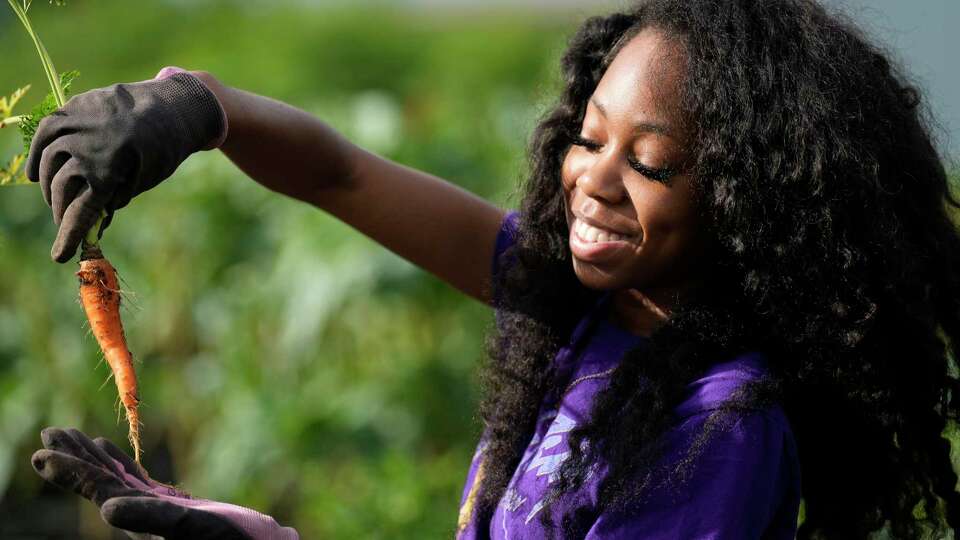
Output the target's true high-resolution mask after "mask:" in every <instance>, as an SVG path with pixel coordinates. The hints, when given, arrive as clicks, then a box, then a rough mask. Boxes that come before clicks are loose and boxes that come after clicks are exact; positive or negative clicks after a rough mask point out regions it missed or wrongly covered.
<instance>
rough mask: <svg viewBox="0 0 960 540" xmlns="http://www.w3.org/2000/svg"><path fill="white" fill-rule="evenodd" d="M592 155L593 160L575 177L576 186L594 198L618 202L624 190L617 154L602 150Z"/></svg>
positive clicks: (623, 194) (612, 202)
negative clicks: (600, 152)
mask: <svg viewBox="0 0 960 540" xmlns="http://www.w3.org/2000/svg"><path fill="white" fill-rule="evenodd" d="M593 157H594V159H593V162H592V163H591V164H590V166H589V167H588V168H587V169H586V170H585V171H583V174H581V175H580V177H579V178H578V179H577V187H579V188H580V189H581V190H582V191H583V192H584V194H586V195H588V196H590V197H593V198H595V199H603V200H605V201H607V202H609V203H611V204H616V203H618V202H620V201H621V200H623V197H624V196H625V194H626V192H625V191H624V187H623V178H622V173H621V170H620V166H619V163H618V162H619V160H618V158H617V154H616V153H615V152H604V153H602V154H595V155H594V156H593Z"/></svg>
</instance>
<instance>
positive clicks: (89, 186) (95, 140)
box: [26, 68, 227, 262]
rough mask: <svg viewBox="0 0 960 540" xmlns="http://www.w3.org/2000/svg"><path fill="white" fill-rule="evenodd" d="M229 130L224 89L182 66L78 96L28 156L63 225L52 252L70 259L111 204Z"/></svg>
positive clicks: (32, 175) (46, 125)
mask: <svg viewBox="0 0 960 540" xmlns="http://www.w3.org/2000/svg"><path fill="white" fill-rule="evenodd" d="M171 72H173V74H172V75H170V73H171ZM226 130H227V119H226V115H225V114H224V111H223V107H222V106H221V104H220V102H219V101H218V100H217V97H216V96H215V95H214V94H213V92H211V91H210V89H209V88H208V87H207V86H206V85H205V84H204V83H203V82H202V81H200V79H198V78H197V77H195V76H193V75H191V74H190V73H187V72H183V71H182V70H171V69H170V68H167V69H165V70H163V71H162V72H161V73H160V75H159V78H157V79H153V80H149V81H142V82H135V83H121V84H115V85H112V86H109V87H106V88H98V89H95V90H90V91H88V92H84V93H82V94H78V95H76V96H74V97H72V98H70V100H69V101H67V103H66V104H65V105H64V106H63V108H61V109H59V110H58V111H56V112H54V113H53V114H51V115H50V116H47V117H46V118H44V119H43V120H42V121H41V122H40V125H39V127H38V128H37V132H36V134H35V135H34V138H33V143H32V144H31V146H30V154H29V156H28V158H27V167H26V173H27V177H28V178H29V179H30V180H32V181H34V182H40V186H41V188H42V190H43V197H44V200H46V202H47V204H48V205H50V208H51V210H52V211H53V220H54V223H56V224H57V226H58V227H59V229H58V231H57V238H56V240H55V241H54V244H53V248H52V250H51V252H50V256H51V257H52V258H53V259H54V260H55V261H57V262H66V261H68V260H69V259H70V258H71V257H73V254H74V253H75V252H76V250H77V246H78V245H79V244H80V240H81V239H82V238H83V237H84V235H86V233H87V231H88V230H89V229H90V228H91V227H92V226H93V225H94V223H95V222H96V220H97V218H98V217H99V216H100V214H101V212H102V211H103V210H106V211H107V212H108V213H109V214H110V215H111V216H112V212H113V211H114V210H117V209H118V208H122V207H124V206H126V205H127V203H129V202H130V199H132V198H133V197H135V196H136V195H138V194H140V193H142V192H144V191H146V190H148V189H150V188H152V187H154V186H156V185H157V184H159V183H160V182H161V181H163V180H164V179H166V178H168V177H169V176H170V175H172V174H173V172H174V171H176V169H177V167H179V166H180V163H182V162H183V161H184V160H185V159H186V158H187V157H188V156H190V154H192V153H194V152H197V151H200V150H209V149H213V148H216V147H217V146H219V145H220V144H222V143H223V140H224V139H225V138H226Z"/></svg>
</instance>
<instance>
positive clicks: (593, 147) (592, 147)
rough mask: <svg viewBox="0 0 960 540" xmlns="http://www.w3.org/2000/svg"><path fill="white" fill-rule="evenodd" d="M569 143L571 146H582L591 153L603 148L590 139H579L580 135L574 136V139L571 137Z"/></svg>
mask: <svg viewBox="0 0 960 540" xmlns="http://www.w3.org/2000/svg"><path fill="white" fill-rule="evenodd" d="M570 143H571V144H573V145H574V146H582V147H584V148H586V149H587V150H589V151H591V152H596V151H598V150H600V149H601V148H603V145H602V144H600V143H598V142H597V141H592V140H590V139H587V138H584V137H581V136H580V135H576V136H575V137H573V140H572V141H570Z"/></svg>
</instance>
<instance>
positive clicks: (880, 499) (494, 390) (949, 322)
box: [476, 0, 960, 538]
mask: <svg viewBox="0 0 960 540" xmlns="http://www.w3.org/2000/svg"><path fill="white" fill-rule="evenodd" d="M644 28H657V29H658V30H661V31H663V32H664V33H665V34H666V35H667V36H669V38H670V39H671V40H672V41H673V42H675V43H676V44H677V45H679V46H680V49H681V50H682V51H683V52H684V53H685V55H686V60H687V62H686V73H685V78H684V82H683V83H682V96H681V101H682V106H683V113H684V114H685V117H686V118H687V119H688V121H689V125H690V126H691V127H692V131H691V132H692V133H693V136H692V138H691V141H690V145H691V147H690V149H691V152H692V155H693V160H692V169H691V170H692V178H694V182H695V184H696V191H697V200H698V203H699V205H700V206H701V208H702V211H703V212H704V214H705V215H706V216H707V217H708V219H709V221H708V222H709V223H710V224H711V228H712V230H713V231H714V236H715V237H714V238H713V243H714V247H713V250H714V252H715V253H714V256H713V257H712V259H711V260H713V261H714V263H713V264H714V265H715V268H713V269H712V271H711V272H710V275H711V280H710V282H709V283H707V284H705V285H704V287H703V289H702V291H701V294H698V295H697V296H696V297H695V300H693V301H690V302H689V303H687V304H685V305H683V306H681V307H680V308H678V309H677V310H676V311H675V312H674V313H672V314H671V317H670V320H669V321H668V322H667V323H666V324H664V325H663V326H662V327H660V328H659V329H658V330H657V331H656V332H655V333H654V334H653V335H652V336H651V339H650V340H649V342H648V346H646V347H643V348H638V349H636V350H631V351H629V352H628V353H627V354H626V355H625V356H624V358H623V359H622V362H621V364H620V365H619V367H618V368H617V369H616V371H615V372H614V374H613V375H612V377H611V381H612V382H611V384H610V386H609V388H608V389H607V390H605V391H603V392H602V393H601V394H600V395H598V396H597V399H596V401H595V403H594V405H593V410H592V415H591V416H592V421H591V422H589V423H588V424H586V425H581V426H578V427H577V428H576V429H575V430H574V431H573V432H572V433H571V440H570V450H571V457H570V458H569V459H568V460H567V461H566V462H565V463H564V464H563V466H562V468H561V470H560V474H559V478H560V481H558V482H557V483H556V484H555V485H554V486H553V494H554V495H555V496H559V494H561V493H562V492H564V491H565V490H572V489H576V488H577V487H578V486H579V485H581V483H582V481H583V478H584V475H585V473H586V471H587V470H588V465H589V463H591V462H593V461H595V460H603V461H604V462H605V463H607V464H608V465H609V475H608V476H607V477H606V479H605V481H604V482H603V484H602V485H601V491H600V500H599V505H600V507H601V508H603V509H606V508H618V507H623V506H625V505H627V504H629V503H630V502H631V501H637V500H640V498H641V497H643V495H644V494H645V493H646V491H647V490H648V489H649V487H650V484H649V483H648V482H639V481H636V480H637V479H638V478H642V477H643V476H642V475H643V474H644V473H645V472H648V471H649V470H651V468H652V467H653V466H654V464H656V463H658V458H660V457H661V453H662V449H661V448H660V447H659V446H658V441H660V440H661V438H660V436H661V435H662V434H663V433H664V432H665V431H666V430H667V429H669V427H670V426H671V422H672V417H671V413H672V411H673V409H674V407H676V406H677V404H679V402H680V401H681V400H682V398H683V397H684V386H685V385H686V384H687V383H689V382H690V381H692V380H693V379H695V378H696V376H697V375H698V374H700V373H702V372H703V371H704V370H705V369H706V368H707V367H709V366H710V365H711V364H713V363H715V362H719V361H723V360H728V359H730V357H731V355H733V354H735V353H737V352H739V351H746V350H756V351H762V352H763V353H764V354H765V355H766V356H767V358H768V359H769V365H770V373H769V374H768V375H767V376H766V377H765V378H763V379H761V380H760V381H757V382H756V383H754V384H751V385H749V386H748V387H746V388H745V389H744V391H743V392H742V393H738V395H737V396H735V397H733V398H731V400H730V401H729V402H728V403H727V404H726V406H725V407H724V410H725V411H727V412H730V413H733V414H741V413H743V411H751V410H756V409H761V408H764V407H767V406H769V405H770V404H771V403H779V404H781V405H782V406H783V408H784V410H785V411H786V413H787V416H788V418H789V421H790V423H791V426H792V429H793V432H794V435H795V437H796V441H797V444H798V448H799V456H800V460H801V467H802V490H803V498H804V501H805V520H804V523H803V525H802V527H801V528H800V531H799V537H800V538H823V537H826V538H854V537H864V536H866V535H867V533H869V532H870V531H874V530H877V529H880V528H882V527H883V526H884V524H885V522H887V521H889V526H890V528H891V531H892V532H893V533H894V534H895V535H897V536H900V537H906V538H914V537H919V536H920V535H922V534H924V533H931V532H932V533H934V534H941V533H942V531H943V527H944V526H945V525H949V526H950V527H957V526H960V497H958V494H957V492H956V491H955V489H954V487H955V484H956V482H957V476H956V474H955V473H954V470H953V468H952V465H951V460H950V444H949V442H948V441H947V440H946V439H944V438H943V437H942V436H941V433H942V432H943V431H944V429H945V427H947V424H948V420H952V419H954V418H955V417H956V415H957V410H958V401H960V399H951V395H955V394H952V390H953V389H954V388H955V387H956V386H957V381H956V379H955V378H953V377H955V376H956V373H955V366H954V365H953V362H952V360H951V357H950V355H949V352H948V344H950V345H954V346H956V344H957V343H960V273H958V271H960V235H958V230H957V227H956V225H955V224H954V223H953V222H952V221H951V218H950V215H949V213H948V207H951V208H954V209H956V208H958V207H960V205H958V203H957V200H956V199H955V198H953V197H952V196H951V194H950V192H949V185H948V180H947V175H946V172H945V169H944V165H943V161H942V159H941V156H940V155H939V153H938V150H937V148H936V146H935V144H934V142H933V140H932V139H933V138H932V135H931V129H930V127H929V125H930V121H929V120H928V116H929V114H928V112H927V109H926V108H925V106H924V102H923V100H922V99H921V93H920V92H919V91H918V90H917V88H916V87H914V86H913V85H911V84H910V83H909V81H908V80H907V78H906V77H905V75H904V74H903V73H902V72H901V71H900V70H899V68H898V67H897V66H895V65H894V64H892V63H891V61H890V59H889V54H888V53H886V52H885V51H883V50H882V49H881V48H880V47H878V46H877V45H875V44H873V43H871V41H870V40H869V39H868V38H867V37H866V36H865V35H864V34H863V33H862V32H861V31H860V30H859V29H858V28H857V27H856V26H855V25H854V24H853V23H851V22H850V21H848V20H846V19H845V18H844V17H843V16H841V15H838V14H836V13H828V12H827V11H826V10H825V9H824V8H823V7H821V6H820V5H818V4H817V3H816V2H814V1H811V0H778V1H771V0H727V1H723V2H720V1H717V0H652V1H645V2H641V3H639V5H637V6H636V7H635V8H634V9H633V10H631V11H629V12H624V13H615V14H612V15H609V16H605V17H595V18H591V19H589V20H587V21H586V22H585V23H584V24H583V25H582V26H581V27H580V29H579V30H578V31H577V32H576V34H575V36H574V37H573V38H572V40H571V42H570V44H569V48H568V49H567V51H566V53H565V54H564V56H563V59H562V68H563V82H564V88H563V91H562V95H561V97H560V99H559V102H558V103H557V104H556V106H555V107H554V108H553V109H552V110H551V111H550V112H549V113H548V114H547V115H546V116H545V117H544V118H543V119H542V121H541V122H540V124H539V126H538V127H537V129H536V131H535V132H534V135H533V139H532V144H531V151H530V160H531V174H530V175H529V178H528V180H527V181H526V182H525V185H524V196H523V200H522V203H521V207H520V211H521V219H520V223H519V230H518V233H517V243H516V245H515V246H514V247H513V248H511V249H510V250H509V251H508V252H507V253H506V254H505V257H510V258H511V259H513V260H514V262H513V264H511V265H509V266H508V267H507V270H506V271H504V272H503V273H501V274H500V276H499V279H498V283H497V287H498V289H499V291H500V293H499V300H498V306H497V307H498V317H499V323H498V325H497V327H496V329H495V331H493V332H491V333H490V335H489V336H488V341H487V348H488V353H489V356H490V360H489V362H488V363H487V364H486V365H485V367H484V370H483V382H484V389H485V394H484V399H483V401H482V404H481V408H480V411H481V416H482V418H483V420H484V422H485V428H486V438H487V442H488V445H487V447H486V450H485V454H484V464H485V465H484V466H485V474H484V475H483V478H482V480H481V484H480V490H479V496H478V500H477V504H476V511H477V512H478V513H479V516H480V519H482V520H484V521H483V522H486V521H485V520H486V519H489V517H490V515H492V512H493V511H494V509H495V507H496V504H497V502H498V501H499V499H500V497H501V496H502V495H503V493H504V491H505V489H506V486H507V484H508V482H509V480H510V478H511V476H512V475H513V472H514V470H515V468H516V467H517V465H518V463H519V460H520V457H521V455H522V452H523V450H524V448H525V447H526V445H527V444H528V443H529V441H530V437H531V435H532V432H533V428H534V422H535V420H536V416H537V412H538V408H539V406H540V403H541V401H542V399H543V398H544V396H545V395H547V393H548V392H551V391H554V389H555V387H556V386H557V384H558V381H557V380H555V377H556V375H555V373H554V372H553V370H552V364H551V362H552V359H553V358H554V356H555V355H556V353H557V351H558V349H559V348H560V346H561V345H563V344H564V341H565V340H566V339H567V338H568V337H569V334H570V331H571V329H572V327H573V325H574V324H575V323H576V321H577V320H578V319H579V317H580V316H582V314H583V313H584V311H585V309H587V307H588V306H589V305H590V304H591V303H592V302H594V301H595V300H596V299H597V295H598V294H599V293H598V291H591V290H588V289H586V288H585V287H584V286H583V285H581V284H580V283H579V281H578V280H577V278H576V276H575V275H574V273H573V270H572V264H571V258H570V257H571V255H570V253H569V248H568V247H567V240H566V239H567V235H568V228H567V223H566V219H565V212H564V205H563V191H562V188H561V182H560V168H561V164H562V162H563V159H564V156H565V155H566V152H567V151H568V150H569V148H570V145H571V141H572V138H573V136H575V135H576V134H578V133H579V130H580V124H581V122H582V120H583V117H584V113H585V108H586V103H587V100H588V98H589V97H590V96H591V94H592V93H593V91H594V89H595V87H596V85H597V83H598V81H599V80H600V78H601V76H602V75H603V73H604V71H605V69H606V66H607V65H608V64H609V62H610V60H611V59H612V57H613V56H614V55H615V54H616V52H617V51H618V50H619V48H620V47H622V46H623V44H624V43H625V42H626V41H627V40H629V38H630V37H632V36H634V35H636V34H637V33H638V32H639V31H640V30H642V29H644ZM584 440H588V441H589V442H590V444H589V445H587V446H586V449H584V448H582V447H581V442H583V441H584ZM695 450H696V449H693V451H695ZM918 505H920V509H919V510H917V509H915V507H917V506H918ZM546 514H549V512H543V513H542V515H546ZM918 516H919V517H918ZM576 521H577V519H576V516H574V517H573V518H572V519H571V520H569V521H568V522H565V523H562V524H559V525H561V530H563V531H565V532H566V533H569V534H571V535H572V536H577V535H580V536H582V531H578V528H579V527H581V526H583V524H578V523H577V522H576Z"/></svg>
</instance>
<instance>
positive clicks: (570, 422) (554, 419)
mask: <svg viewBox="0 0 960 540" xmlns="http://www.w3.org/2000/svg"><path fill="white" fill-rule="evenodd" d="M548 422H549V425H550V427H549V429H548V430H547V432H546V433H545V434H544V435H543V437H542V440H541V437H540V435H539V431H540V430H538V433H537V434H536V435H534V438H533V440H531V441H530V446H529V448H536V449H537V450H536V452H534V453H533V455H529V456H525V458H524V461H522V462H521V463H520V466H519V467H518V468H517V470H518V472H519V471H523V472H522V473H520V474H518V476H516V477H514V478H513V480H511V482H510V486H509V487H508V488H507V491H506V493H504V496H503V499H501V501H500V506H501V508H502V509H503V510H504V512H503V516H502V523H501V526H502V527H503V531H504V534H505V537H506V533H507V527H506V520H507V513H514V512H517V511H518V510H520V508H521V507H523V506H525V504H526V503H527V502H528V499H527V497H525V496H523V495H522V494H521V493H520V492H519V491H518V489H517V484H524V485H529V484H531V483H536V482H538V481H542V480H540V479H541V478H543V477H546V486H549V485H550V484H552V483H554V482H555V481H556V480H557V472H558V471H559V470H560V467H561V466H562V465H563V462H564V461H566V460H567V459H568V458H569V457H570V447H569V444H568V442H567V441H568V434H569V433H570V432H571V431H572V430H573V428H575V427H577V421H576V420H575V419H574V418H572V417H571V416H569V415H567V414H564V412H563V411H562V410H561V411H557V410H553V411H548V412H546V413H544V414H542V415H541V416H540V418H539V419H538V420H537V425H542V424H544V423H548ZM585 445H586V442H584V450H586V447H585ZM592 474H593V471H590V473H589V474H588V478H589V477H590V476H592ZM537 492H538V493H539V494H540V495H541V496H540V498H539V499H538V500H537V501H536V502H534V503H533V505H532V506H531V507H530V510H529V511H527V513H526V514H525V515H524V516H523V524H524V525H527V524H529V523H530V521H532V520H533V519H534V518H535V517H536V516H537V514H539V513H540V511H541V510H542V509H543V507H544V505H545V504H546V501H547V494H548V493H549V489H546V487H544V489H540V490H537Z"/></svg>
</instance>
